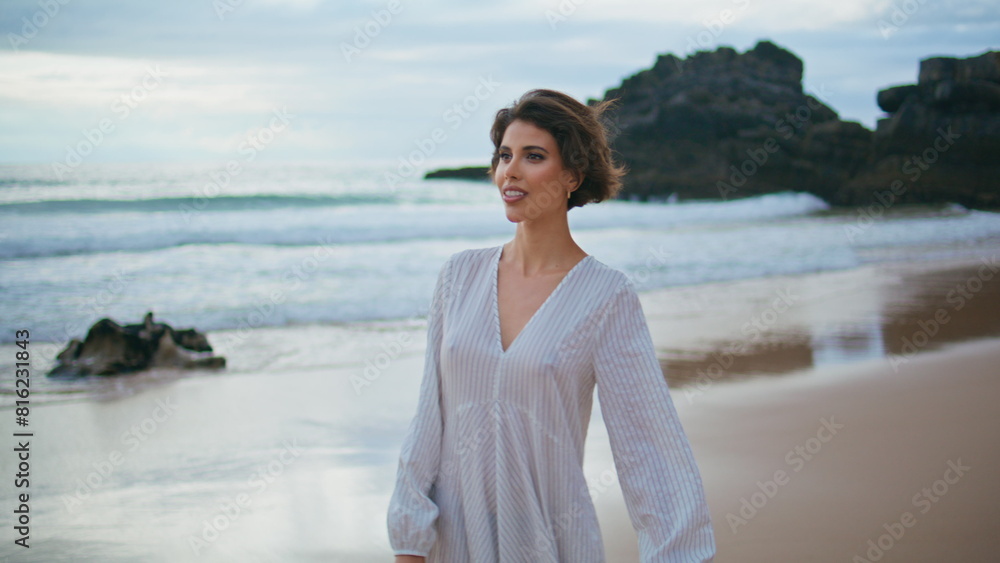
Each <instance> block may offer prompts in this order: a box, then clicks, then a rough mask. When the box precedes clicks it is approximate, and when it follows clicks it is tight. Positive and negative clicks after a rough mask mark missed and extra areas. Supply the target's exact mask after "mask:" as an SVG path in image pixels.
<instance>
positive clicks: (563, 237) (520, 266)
mask: <svg viewBox="0 0 1000 563" xmlns="http://www.w3.org/2000/svg"><path fill="white" fill-rule="evenodd" d="M586 256H587V253H586V252H584V251H583V249H582V248H580V247H579V245H577V244H576V241H575V240H573V237H572V235H570V232H569V222H568V220H566V219H565V216H562V215H560V216H559V218H558V219H556V218H554V219H553V220H550V221H537V220H536V221H522V222H520V223H518V224H517V230H516V231H515V233H514V239H513V240H511V241H510V242H508V243H507V244H505V245H504V249H503V255H502V256H501V259H502V260H503V261H504V262H506V263H507V264H510V265H512V266H514V268H516V269H517V270H518V271H520V272H521V273H522V274H523V275H524V276H526V277H527V276H533V275H537V274H545V273H550V272H553V271H556V272H558V271H566V270H569V269H570V268H572V267H573V266H574V265H575V264H576V263H577V262H579V261H580V260H582V259H583V258H584V257H586Z"/></svg>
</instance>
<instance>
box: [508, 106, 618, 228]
mask: <svg viewBox="0 0 1000 563" xmlns="http://www.w3.org/2000/svg"><path fill="white" fill-rule="evenodd" d="M612 104H614V100H607V101H603V102H599V103H597V104H596V105H593V106H588V105H584V104H583V103H581V102H579V101H577V100H576V99H574V98H572V97H570V96H567V95H566V94H563V93H562V92H556V91H555V90H531V91H529V92H526V93H525V94H524V95H523V96H521V97H520V99H518V100H517V101H515V102H514V103H513V104H512V105H510V106H508V107H505V108H503V109H501V110H500V111H498V112H497V115H496V118H495V119H494V120H493V127H492V128H491V129H490V139H491V140H492V141H493V149H494V150H493V161H492V163H491V165H490V176H491V177H492V176H493V175H494V174H495V173H496V168H497V163H498V162H499V160H500V151H499V149H500V144H501V143H502V142H503V135H504V133H505V132H506V131H507V126H509V125H510V124H511V123H513V122H514V121H515V120H521V121H525V122H527V123H531V124H532V125H534V126H535V127H538V128H540V129H544V130H546V131H548V132H549V134H550V135H552V136H553V137H554V138H555V140H556V144H558V145H559V154H560V155H561V156H562V161H563V166H565V167H566V168H567V169H568V170H570V171H572V172H574V173H576V174H578V175H579V176H580V177H581V178H583V182H581V184H580V186H579V187H578V188H577V189H576V190H574V191H573V193H572V195H571V196H570V198H569V199H568V200H567V207H568V208H569V209H572V208H574V207H582V206H584V205H586V204H588V203H597V202H600V201H604V200H606V199H611V198H613V197H615V196H616V195H617V194H618V192H619V191H620V190H621V186H622V183H621V178H622V176H624V175H625V168H624V167H623V166H621V165H620V164H617V163H616V162H615V161H614V158H613V156H612V154H611V147H610V145H609V143H608V132H607V130H606V128H605V126H604V124H603V123H602V120H601V117H602V115H603V114H604V112H605V111H607V110H608V109H609V108H610V107H611V106H612Z"/></svg>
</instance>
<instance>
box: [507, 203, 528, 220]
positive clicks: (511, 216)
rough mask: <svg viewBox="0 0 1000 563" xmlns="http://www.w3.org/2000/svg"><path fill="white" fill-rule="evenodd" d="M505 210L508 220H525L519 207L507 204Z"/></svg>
mask: <svg viewBox="0 0 1000 563" xmlns="http://www.w3.org/2000/svg"><path fill="white" fill-rule="evenodd" d="M505 207H506V209H505V211H506V212H507V220H508V221H510V222H511V223H520V222H521V221H524V214H523V213H521V212H520V210H518V209H513V208H512V207H511V206H509V205H507V206H505Z"/></svg>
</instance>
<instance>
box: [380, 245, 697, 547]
mask: <svg viewBox="0 0 1000 563" xmlns="http://www.w3.org/2000/svg"><path fill="white" fill-rule="evenodd" d="M502 249H503V247H500V246H498V247H495V248H485V249H477V250H467V251H464V252H460V253H458V254H455V255H454V256H452V257H451V258H450V259H449V260H448V262H447V263H446V264H445V265H444V267H443V268H442V269H441V273H440V276H439V277H438V282H437V287H436V289H435V291H434V298H433V301H432V306H431V311H430V315H429V320H428V334H427V354H426V358H425V370H424V375H423V381H422V383H421V387H420V397H419V400H418V406H417V414H416V416H415V417H414V419H413V421H412V423H411V424H410V427H409V430H408V433H407V436H406V438H405V440H404V442H403V446H402V452H401V454H400V460H399V470H398V474H397V480H396V487H395V490H394V491H393V495H392V500H391V501H390V505H389V511H388V526H389V538H390V541H391V544H392V547H393V551H394V553H395V554H397V555H401V554H410V555H422V556H425V557H427V561H428V563H432V562H433V563H469V562H475V563H492V562H497V563H499V562H504V563H521V562H524V563H537V562H552V563H556V562H559V563H564V562H565V563H569V562H572V563H588V562H603V561H604V547H603V544H602V541H601V533H600V529H599V528H598V522H597V516H596V512H595V510H594V506H593V503H592V501H591V498H590V494H589V491H588V486H587V482H586V479H585V478H584V475H583V469H582V466H583V448H584V441H585V438H586V434H587V426H588V423H589V421H590V412H591V406H592V399H593V390H594V385H595V383H596V385H597V388H598V393H600V402H601V412H602V413H603V416H604V422H605V424H606V426H607V428H608V434H609V436H610V441H611V448H612V452H613V454H614V459H615V466H616V468H617V471H618V478H619V482H620V483H621V486H622V490H623V492H624V495H625V502H626V505H627V507H628V512H629V516H630V518H631V520H632V525H633V527H634V528H635V529H636V531H637V533H638V537H639V551H640V554H641V558H642V561H643V562H644V563H652V562H667V561H670V562H690V561H708V560H711V559H712V557H713V555H714V553H715V542H714V537H713V535H712V524H711V519H710V516H709V512H708V506H707V504H706V502H705V494H704V490H703V487H702V482H701V476H700V475H699V473H698V468H697V466H696V465H695V461H694V457H693V456H692V453H691V448H690V445H689V444H688V441H687V438H686V436H685V435H684V432H683V429H682V428H681V425H680V422H679V421H678V419H677V414H676V412H675V410H674V406H673V402H672V401H671V398H670V394H669V391H668V389H667V384H666V382H665V380H664V378H663V372H662V371H661V369H660V365H659V362H658V361H657V358H656V354H655V352H654V350H653V343H652V340H651V338H650V336H649V329H648V327H647V325H646V319H645V317H644V316H643V313H642V309H641V306H640V304H639V299H638V296H637V295H636V293H635V290H634V288H633V287H632V284H631V282H630V281H629V280H628V278H626V277H625V275H624V274H622V273H621V272H619V271H617V270H614V269H612V268H609V267H608V266H605V265H604V264H602V263H601V262H599V261H598V260H597V259H595V258H594V257H593V256H587V257H585V258H584V259H583V260H581V261H580V262H579V263H577V264H576V265H575V266H574V267H573V268H572V269H571V270H570V271H569V272H568V273H567V274H566V276H565V277H564V278H563V279H562V281H561V282H560V283H559V285H558V286H556V288H555V290H553V292H552V293H551V294H550V295H549V297H548V298H547V299H546V300H545V302H543V303H542V305H541V307H540V308H539V309H538V311H537V312H535V314H534V316H532V317H531V319H530V320H529V321H528V323H527V324H526V325H525V326H524V328H523V329H522V330H521V332H520V334H518V336H517V337H516V338H515V340H514V341H513V342H512V343H511V344H510V346H509V347H508V349H507V350H506V351H504V350H503V346H502V344H501V340H500V317H499V312H498V307H497V268H498V265H499V259H500V253H501V251H502Z"/></svg>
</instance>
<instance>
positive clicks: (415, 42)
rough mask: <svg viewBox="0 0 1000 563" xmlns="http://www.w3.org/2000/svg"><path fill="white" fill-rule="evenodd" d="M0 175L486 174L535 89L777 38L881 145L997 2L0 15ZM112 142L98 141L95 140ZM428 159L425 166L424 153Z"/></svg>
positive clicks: (979, 44)
mask: <svg viewBox="0 0 1000 563" xmlns="http://www.w3.org/2000/svg"><path fill="white" fill-rule="evenodd" d="M0 31H2V32H3V37H0V162H2V163H50V162H56V161H60V160H64V159H65V158H67V153H68V151H71V150H73V147H80V148H81V149H83V150H87V149H88V145H90V144H92V145H93V148H92V149H90V150H89V151H88V152H90V154H89V155H88V157H87V158H88V159H90V160H93V161H97V162H115V161H129V162H134V161H207V162H213V161H220V160H224V159H228V158H231V157H232V156H234V155H236V154H237V153H238V151H239V150H240V148H241V147H243V148H244V149H245V148H246V146H247V143H256V145H257V147H258V148H260V149H261V150H260V155H261V158H262V159H268V160H285V161H317V160H319V161H333V162H367V161H372V162H374V161H383V162H384V161H389V160H396V159H397V158H398V157H399V156H401V155H406V154H408V153H410V152H411V151H413V150H424V151H425V152H429V153H432V154H431V161H438V162H442V163H478V162H483V161H485V160H486V159H487V158H488V155H489V152H490V145H489V141H488V139H487V130H488V127H489V123H490V121H491V117H492V113H493V112H494V111H495V110H496V109H497V108H498V107H501V106H502V105H504V104H506V103H509V102H510V101H511V100H513V99H514V98H516V97H517V96H518V95H519V94H520V93H522V92H524V91H525V90H528V89H530V88H537V87H547V88H555V89H561V90H564V91H566V92H568V93H570V94H572V95H574V96H576V97H578V98H580V99H586V98H588V97H601V96H602V95H603V93H604V91H605V90H606V89H608V88H611V87H614V86H616V85H618V84H619V82H620V81H621V80H622V78H624V77H627V76H629V75H631V74H633V73H635V72H636V71H639V70H641V69H644V68H648V67H649V66H650V65H651V64H652V63H653V61H654V59H655V57H656V55H657V54H660V53H667V52H672V53H674V54H677V55H679V56H683V55H686V54H688V53H691V52H693V51H694V50H699V49H714V48H715V47H716V46H718V45H730V46H733V47H735V48H736V49H738V50H740V51H744V50H746V49H749V48H751V47H752V46H753V45H754V44H755V43H756V42H757V41H758V40H761V39H770V40H772V41H774V42H775V43H777V44H779V45H781V46H783V47H785V48H787V49H789V50H791V51H792V52H794V53H796V54H797V55H798V56H799V57H801V58H802V59H803V61H804V63H805V69H806V71H805V87H806V89H807V90H809V91H812V92H814V93H817V94H820V95H821V97H823V98H824V100H825V101H826V102H827V103H828V104H829V105H831V106H832V107H833V108H834V109H835V110H837V111H838V112H839V113H840V114H841V116H842V117H843V118H845V119H852V120H857V121H860V122H862V123H864V124H865V125H867V126H869V127H872V126H874V124H875V121H876V119H877V118H878V116H879V115H880V111H879V110H878V108H877V106H876V105H875V93H876V91H877V90H878V89H880V88H882V87H885V86H887V85H891V84H899V83H907V82H913V81H915V79H916V73H917V66H918V61H919V60H920V59H921V58H925V57H928V56H933V55H949V56H959V57H965V56H969V55H975V54H979V53H982V52H984V51H987V50H991V49H994V50H995V49H1000V3H997V2H995V0H955V1H949V0H940V1H937V0H936V1H933V2H932V1H930V0H838V1H837V2H811V3H806V2H793V1H792V0H708V1H700V2H694V1H690V2H681V1H677V0H659V1H656V0H624V1H614V2H613V1H611V0H561V1H556V0H551V1H542V2H529V1H521V0H517V1H510V2H500V3H486V2H458V1H457V0H426V1H423V2H420V3H417V2H407V1H406V0H393V1H381V0H379V1H356V2H346V1H341V0H337V1H334V0H172V1H170V2H153V1H135V0H132V1H126V0H3V3H2V7H0ZM102 128H103V129H104V130H103V131H102V130H101V129H102ZM421 147H422V148H421Z"/></svg>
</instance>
